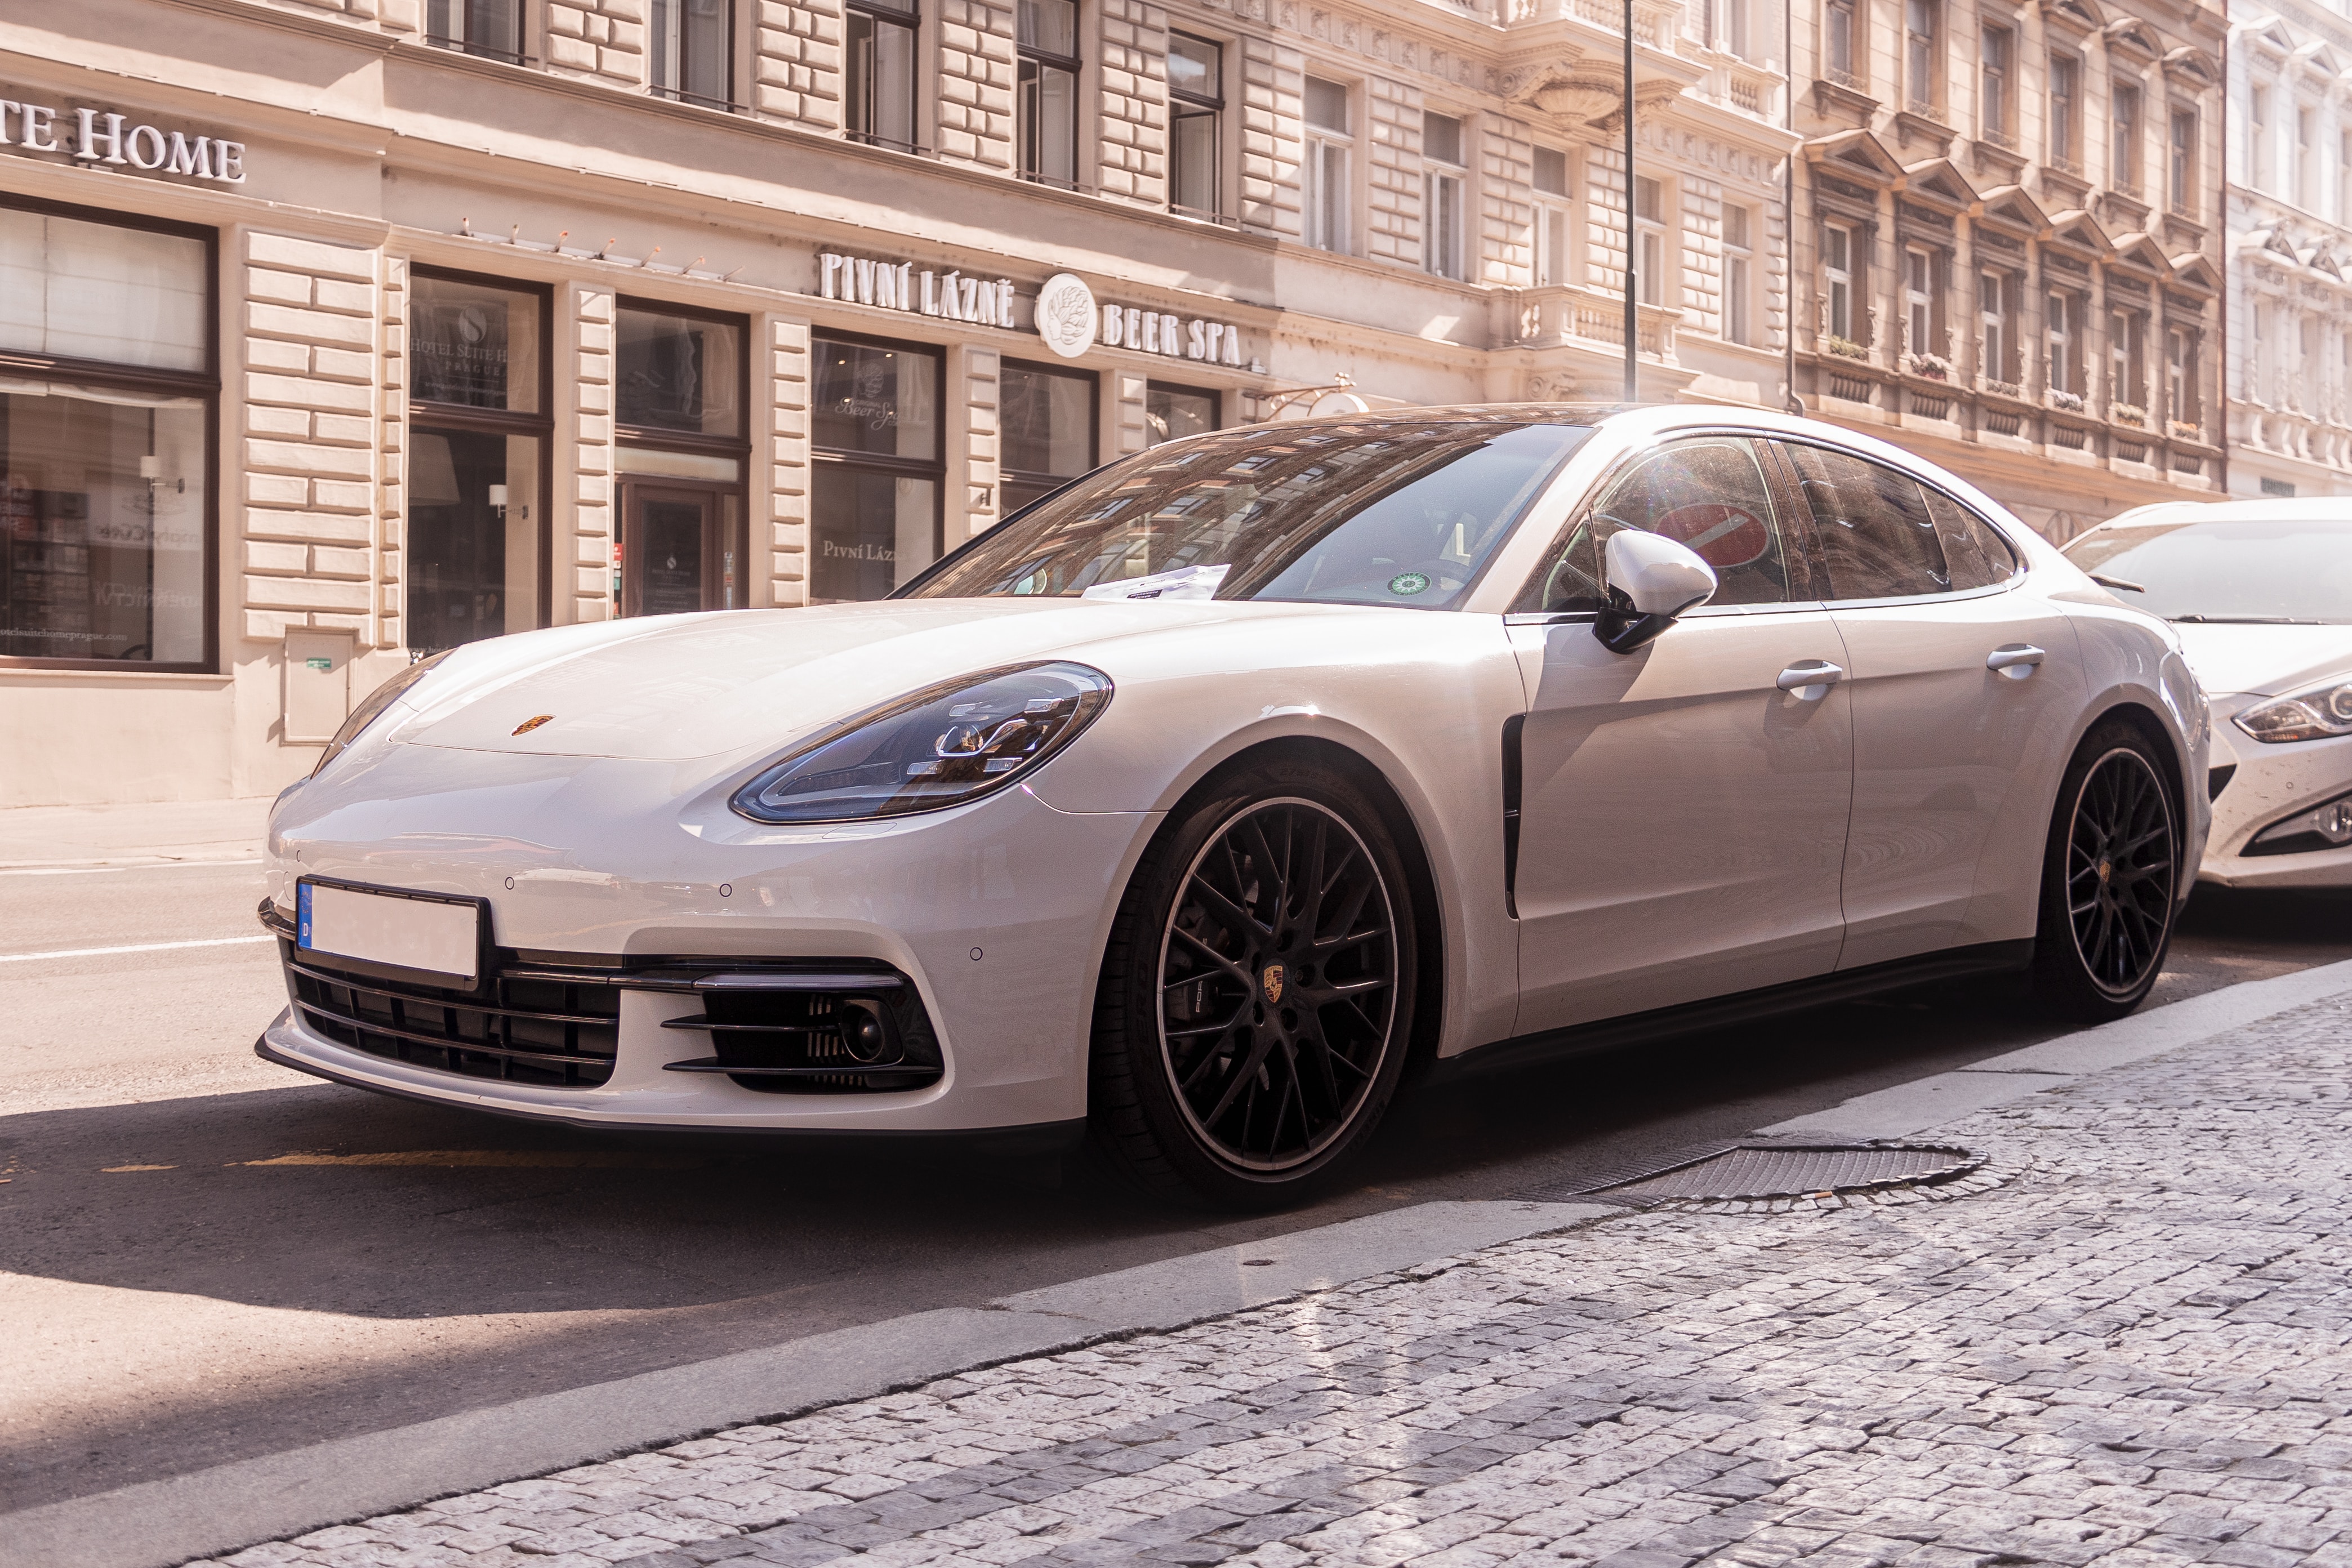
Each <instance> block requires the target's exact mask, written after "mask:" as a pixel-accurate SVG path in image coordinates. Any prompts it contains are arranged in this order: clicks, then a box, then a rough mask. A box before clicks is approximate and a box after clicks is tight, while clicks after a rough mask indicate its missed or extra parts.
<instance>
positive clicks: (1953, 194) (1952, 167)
mask: <svg viewBox="0 0 2352 1568" xmlns="http://www.w3.org/2000/svg"><path fill="white" fill-rule="evenodd" d="M1903 194H1904V195H1906V196H1907V197H1909V198H1910V199H1911V200H1913V201H1915V202H1918V203H1920V204H1921V205H1925V206H1932V207H1942V208H1945V209H1946V210H1948V211H1950V212H1956V213H1961V212H1969V211H1972V210H1973V209H1974V208H1975V206H1976V205H1977V193H1976V187H1975V186H1973V185H1971V184H1969V182H1968V176H1966V175H1965V174H1961V173H1960V171H1959V167H1958V165H1957V164H1955V163H1953V162H1952V161H1951V160H1950V159H1949V158H1929V159H1927V160H1926V161H1925V162H1924V163H1914V164H1912V165H1910V167H1908V168H1906V169H1905V170H1904V171H1903Z"/></svg>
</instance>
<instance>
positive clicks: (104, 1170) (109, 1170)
mask: <svg viewBox="0 0 2352 1568" xmlns="http://www.w3.org/2000/svg"><path fill="white" fill-rule="evenodd" d="M179 1168H180V1167H179V1166H177V1165H102V1166H100V1168H99V1174H100V1175H102V1176H116V1175H121V1173H123V1172H125V1171H176V1170H178V1169H179Z"/></svg>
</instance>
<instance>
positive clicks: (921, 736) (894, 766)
mask: <svg viewBox="0 0 2352 1568" xmlns="http://www.w3.org/2000/svg"><path fill="white" fill-rule="evenodd" d="M1110 694H1111V683H1110V677H1108V676H1107V675H1105V674H1104V673H1103V672H1102V671H1101V670H1098V669H1090V668H1087V666H1085V665H1083V664H1061V663H1055V664H1033V665H1023V666H1015V667H1013V668H1010V669H992V670H985V671H983V672H982V673H980V674H978V675H968V676H963V677H960V678H959V679H954V680H946V681H941V682H940V684H939V685H937V686H931V687H926V688H925V689H922V690H920V691H918V692H915V693H913V694H912V695H911V696H908V697H902V698H900V699H899V700H898V701H896V702H890V703H886V704H884V705H883V706H882V707H879V708H877V709H875V710H872V711H871V712H868V713H863V714H860V715H859V716H858V717H856V718H855V719H852V720H850V721H848V722H847V723H846V724H845V725H843V726H842V727H841V728H840V729H838V730H836V731H834V732H833V733H832V734H831V735H828V736H826V737H825V738H824V739H823V740H821V741H818V742H815V743H814V744H813V745H810V746H806V747H803V749H802V750H800V751H798V752H793V754H792V755H791V756H788V757H786V758H784V759H783V760H782V762H779V763H775V764H774V765H773V766H772V767H770V768H768V769H766V770H765V771H764V772H762V773H761V774H760V775H759V776H758V777H757V778H755V779H753V780H752V781H751V783H750V784H745V785H744V786H743V787H742V788H741V789H739V790H737V791H736V792H735V797H734V801H733V803H732V804H733V805H734V807H735V809H736V810H737V811H739V812H741V813H742V814H743V815H744V816H748V817H751V819H753V820H754V821H757V822H855V821H859V820H861V819H865V818H869V817H877V816H906V815H907V814H908V813H909V812H916V811H938V810H940V809H942V808H944V807H947V806H950V805H962V804H963V803H964V802H965V801H968V800H977V799H979V798H980V797H981V796H982V795H992V794H993V793H995V792H996V791H998V790H1000V789H1003V787H1004V786H1005V785H1007V784H1011V783H1012V782H1013V780H1015V779H1017V778H1019V777H1020V776H1021V775H1022V774H1024V773H1028V772H1030V771H1031V770H1033V769H1034V768H1036V767H1037V766H1038V765H1039V764H1041V763H1044V762H1045V759H1046V758H1048V757H1050V756H1052V755H1053V754H1054V753H1055V752H1058V751H1060V750H1061V749H1062V748H1063V747H1064V746H1066V745H1068V744H1069V743H1070V742H1072V741H1073V740H1076V738H1077V735H1078V731H1081V730H1084V729H1085V728H1086V727H1087V725H1088V724H1090V723H1092V722H1093V721H1094V719H1095V716H1096V715H1097V714H1098V713H1100V712H1101V711H1102V710H1103V708H1104V706H1105V705H1106V704H1108V702H1109V701H1110Z"/></svg>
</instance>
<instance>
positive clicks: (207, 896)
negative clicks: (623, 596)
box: [0, 865, 2352, 1510]
mask: <svg viewBox="0 0 2352 1568" xmlns="http://www.w3.org/2000/svg"><path fill="white" fill-rule="evenodd" d="M259 897H260V875H259V870H258V868H257V867H256V866H253V865H236V866H169V867H151V868H135V869H122V870H111V871H94V872H73V873H37V874H26V873H21V872H0V1178H5V1183H4V1184H0V1215H5V1218H4V1219H0V1270H5V1272H0V1321H5V1322H7V1323H8V1324H9V1325H10V1332H9V1333H8V1334H6V1335H5V1336H0V1510H9V1509H15V1508H21V1507H26V1506H30V1505H32V1504H36V1503H39V1502H46V1501H52V1500H59V1499H64V1498H69V1497H76V1496H82V1495H86V1494H89V1493H93V1492H98V1491H102V1490H105V1489H109V1488H111V1487H115V1486H120V1485H123V1484H125V1483H128V1482H131V1481H136V1480H145V1479H155V1478H158V1477H162V1476H167V1475H173V1474H178V1473H183V1472H185V1471H190V1470H194V1469H200V1468H205V1467H207V1466H210V1465H215V1464H220V1463H225V1462H227V1461H230V1460H234V1459H238V1458H251V1457H255V1456H257V1455H261V1454H266V1453H269V1452H273V1451H276V1450H278V1449H282V1448H288V1447H298V1446H300V1445H304V1444H308V1443H311V1442H316V1441H319V1440H321V1439H324V1438H329V1437H333V1436H344V1435H347V1434H351V1433H355V1432H362V1431H370V1430H376V1429H381V1428H384V1427H389V1426H400V1425H404V1424H406V1423H409V1422H413V1421H419V1420H425V1419H429V1418H431V1417H433V1416H436V1415H446V1414H449V1413H452V1412H455V1411H458V1410H463V1409H468V1408H474V1407H478V1406H482V1405H493V1404H498V1403H502V1402H504V1401H507V1400H510V1399H514V1398H518V1397H521V1396H524V1395H528V1394H537V1393H543V1392H548V1391H551V1390H555V1389H560V1388H565V1387H570V1386H574V1385H577V1384H586V1383H592V1382H599V1381H603V1380H605V1379H608V1378H613V1377H617V1376H623V1375H626V1374H628V1373H635V1372H640V1371H645V1370H647V1369H650V1368H654V1367H659V1366H667V1365H672V1364H677V1363H684V1362H688V1361H696V1360H700V1359H703V1358H705V1357H709V1356H714V1355H720V1354H725V1353H728V1352H734V1351H738V1350H744V1349H749V1348H751V1347H755V1346H759V1345H764V1344H771V1343H774V1342H780V1341H783V1340H787V1339H792V1338H796V1337H799V1336H801V1335H804V1334H810V1333H815V1332H819V1331H824V1330H827V1329H832V1328H837V1327H842V1326H845V1325H848V1324H854V1323H858V1322H865V1321H873V1320H877V1319H881V1318H887V1317H892V1316H896V1315H898V1314H899V1313H903V1312H910V1311H917V1310H924V1309H928V1308H933V1307H945V1306H956V1305H969V1304H974V1303H978V1302H981V1301H984V1300H989V1299H991V1298H993V1297H996V1296H1000V1295H1003V1294H1006V1293H1009V1292H1012V1291H1015V1290H1020V1289H1030V1288H1033V1287H1036V1286H1042V1285H1046V1284H1052V1283H1056V1282H1059V1281H1062V1280H1066V1279H1076V1278H1081V1277H1084V1276H1086V1275H1089V1274H1095V1273H1098V1272H1102V1271H1104V1270H1107V1269H1111V1268H1123V1267H1126V1266H1129V1265H1131V1264H1136V1263H1141V1262H1147V1261H1150V1260H1153V1259H1156V1258H1166V1257H1171V1256H1175V1255H1177V1254H1181V1253H1188V1252H1193V1251H1197V1250H1201V1249H1202V1248H1205V1247H1217V1246H1225V1245H1230V1244H1232V1243H1234V1242H1235V1241H1239V1240H1246V1239H1249V1238H1252V1237H1259V1236H1265V1235H1271V1234H1276V1233H1279V1232H1283V1231H1288V1230H1295V1229H1300V1228H1304V1227H1306V1226H1314V1225H1321V1224H1328V1223H1329V1222H1331V1221H1333V1220H1337V1219H1342V1218H1347V1217H1349V1216H1352V1215H1359V1214H1365V1213H1370V1212H1373V1211H1376V1210H1380V1209H1383V1208H1390V1207H1394V1206H1398V1205H1405V1204H1412V1203H1421V1202H1425V1201H1428V1200H1430V1199H1436V1198H1471V1197H1500V1196H1508V1195H1511V1194H1518V1193H1521V1192H1525V1191H1528V1190H1529V1189H1532V1188H1538V1187H1541V1186H1544V1185H1547V1184H1552V1183H1556V1182H1559V1181H1560V1180H1561V1179H1563V1178H1564V1177H1567V1176H1570V1175H1571V1174H1574V1173H1579V1172H1585V1171H1592V1170H1598V1169H1602V1168H1606V1167H1609V1166H1611V1165H1613V1164H1617V1163H1622V1162H1625V1161H1629V1160H1633V1159H1638V1158H1640V1157H1642V1156H1643V1155H1644V1154H1647V1153H1650V1152H1656V1151H1659V1150H1664V1149H1672V1148H1679V1147H1682V1146H1685V1145H1687V1144H1691V1143H1696V1142H1702V1141H1705V1140H1707V1139H1710V1138H1715V1137H1727V1136H1736V1135H1738V1134H1739V1133H1742V1132H1745V1131H1748V1130H1750V1129H1752V1128H1755V1127H1759V1126H1762V1125H1765V1124H1768V1123H1770V1122H1773V1121H1779V1120H1781V1119H1783V1118H1786V1117H1790V1116H1794V1115H1798V1114H1801V1113H1803V1112H1805V1111H1809V1110H1818V1109H1822V1108H1824V1107H1827V1106H1830V1105H1833V1104H1835V1103H1837V1102H1838V1101H1840V1100H1843V1099H1845V1098H1847V1097H1848V1096H1851V1095H1853V1094H1857V1093H1861V1092H1864V1091H1865V1090H1868V1089H1877V1088H1883V1087H1885V1086H1887V1085H1890V1084H1894V1083H1898V1082H1903V1081H1906V1080H1909V1079H1916V1078H1921V1077H1925V1076H1927V1075H1928V1074H1931V1073H1936V1072H1940V1071H1943V1070H1946V1069H1948V1068H1953V1067H1956V1066H1959V1065H1962V1064H1964V1063H1967V1062H1969V1061H1974V1060H1978V1059H1980V1058H1985V1057H1987V1056H1991V1055H1995V1054H1998V1053H2000V1052H2002V1051H2006V1050H2010V1049H2013V1048H2015V1047H2019V1046H2021V1045H2025V1044H2029V1043H2031V1042H2032V1041H2034V1040H2037V1039H2041V1038H2044V1037H2048V1036H2049V1035H2051V1034H2053V1033H2057V1032H2060V1031H2059V1030H2058V1029H2057V1028H2055V1027H2054V1026H2052V1025H2050V1024H2048V1023H2047V1022H2045V1021H2044V1020H2043V1019H2042V1018H2041V1017H2039V1016H2036V1014H2035V1012H2034V1010H2033V1009H2032V1005H2031V1004H2030V1003H2029V1002H2028V1001H2027V999H2026V998H2025V997H2023V996H2022V994H2020V992H2018V991H2017V990H2016V989H2014V988H2012V987H2011V986H2008V985H2006V984H1985V983H1982V982H1973V983H1969V984H1958V985H1952V986H1947V987H1943V988H1940V989H1932V990H1926V991H1919V992H1914V993H1910V994H1905V995H1901V996H1897V997H1892V998H1888V999H1884V1000H1880V1001H1876V1002H1872V1003H1864V1004H1854V1005H1842V1006H1834V1007H1826V1008H1822V1009H1819V1010H1816V1011H1813V1012H1811V1013H1806V1014H1801V1015H1797V1016H1791V1017H1788V1018H1782V1019H1778V1020H1774V1021H1771V1022H1769V1023H1765V1024H1758V1025H1751V1026H1743V1027H1739V1028H1732V1029H1724V1030H1717V1031H1713V1032H1710V1033H1708V1034H1705V1035H1699V1036H1693V1037H1685V1038H1682V1039H1678V1040H1675V1041H1673V1042H1669V1043H1664V1044H1658V1045H1652V1046H1647V1047H1640V1048H1638V1049H1633V1050H1628V1051H1625V1052H1622V1053H1619V1054H1618V1055H1616V1056H1613V1057H1610V1058H1600V1059H1588V1060H1585V1061H1581V1062H1576V1063H1570V1064H1563V1065H1559V1066H1555V1067H1549V1068H1541V1069H1534V1070H1527V1071H1520V1072H1515V1073H1512V1074H1509V1075H1507V1076H1500V1075H1498V1076H1496V1077H1493V1078H1489V1079H1483V1080H1474V1081H1470V1082H1465V1083H1461V1084H1456V1085H1453V1086H1449V1087H1444V1088H1441V1089H1435V1090H1433V1091H1431V1092H1427V1093H1424V1094H1423V1095H1421V1096H1419V1097H1417V1098H1414V1099H1412V1100H1407V1101H1404V1102H1402V1103H1401V1104H1400V1106H1399V1107H1398V1109H1397V1110H1396V1111H1395V1112H1394V1113H1393V1114H1392V1115H1391V1119H1390V1121H1389V1123H1388V1125H1387V1127H1386V1128H1385V1129H1384V1130H1383V1131H1382V1133H1381V1138H1380V1140H1379V1142H1378V1145H1377V1147H1376V1148H1375V1150H1374V1151H1373V1153H1372V1157H1371V1158H1370V1160H1368V1161H1367V1162H1366V1163H1365V1164H1364V1165H1363V1166H1362V1167H1360V1183H1359V1184H1357V1185H1356V1186H1354V1187H1352V1188H1350V1189H1349V1190H1347V1191H1345V1192H1343V1193H1339V1194H1335V1195H1334V1196H1332V1197H1330V1198H1328V1200H1326V1201H1324V1202H1322V1203H1320V1204H1318V1205H1316V1206H1314V1207H1312V1208H1309V1209H1305V1210H1300V1211H1296V1212H1293V1213H1290V1214H1287V1215H1279V1216H1272V1217H1262V1218H1253V1219H1247V1220H1239V1221H1231V1220H1219V1219H1216V1218H1214V1217H1204V1216H1202V1215H1196V1214H1190V1213H1183V1212H1177V1211H1172V1210H1170V1209H1166V1208H1162V1207H1157V1206H1154V1205H1150V1204H1149V1203H1146V1202H1144V1201H1142V1200H1140V1199H1139V1198H1136V1197H1134V1196H1132V1195H1131V1194H1129V1193H1128V1192H1127V1191H1126V1190H1124V1189H1123V1188H1121V1187H1120V1186H1118V1184H1116V1182H1115V1181H1114V1180H1113V1179H1112V1178H1110V1177H1109V1176H1108V1175H1107V1174H1106V1173H1104V1172H1103V1171H1102V1170H1101V1169H1099V1168H1098V1167H1097V1166H1096V1165H1094V1164H1092V1163H1089V1162H1088V1161H1087V1160H1086V1159H1084V1158H1079V1159H1075V1160H1072V1161H1068V1162H1065V1163H1061V1164H1059V1165H1049V1164H1045V1163H1026V1164H1023V1163H989V1162H981V1161H974V1160H970V1159H965V1160H944V1159H940V1158H938V1157H919V1156H914V1155H908V1154H904V1153H898V1154H891V1155H887V1156H886V1155H882V1154H877V1153H871V1152H863V1153H851V1152H839V1151H835V1150H826V1151H823V1152H807V1151H784V1152H776V1151H772V1150H771V1151H746V1150H744V1149H742V1148H740V1147H739V1146H734V1145H729V1146H727V1147H724V1148H716V1149H714V1148H711V1147H709V1146H707V1145H700V1144H696V1143H692V1142H650V1143H649V1142H632V1141H625V1140H619V1139H615V1138H612V1137H604V1136H598V1135H593V1134H588V1133H582V1132H572V1131H564V1130H560V1129H548V1128H540V1127H532V1126H526V1125H523V1124H520V1123H514V1122H508V1121H497V1120H493V1119H489V1118H487V1117H480V1116H475V1115H467V1114H462V1113H459V1112H455V1111H445V1110H436V1109H433V1108H430V1107H425V1106H419V1105H414V1104H409V1103H405V1102H403V1101H397V1100H385V1099H380V1098H377V1097H375V1096H372V1095H368V1094H365V1093H362V1092H360V1091H358V1090H354V1089H342V1088H338V1087H334V1086H331V1085H326V1084H320V1083H317V1082H315V1081H314V1080H311V1079H307V1078H303V1077H301V1076H299V1075H297V1074H294V1073H291V1072H288V1071H285V1070H283V1069H280V1068H272V1067H269V1066H268V1065H266V1064H263V1063H261V1062H258V1061H257V1060H256V1059H255V1058H253V1056H252V1054H251V1045H252V1040H253V1037H254V1036H255V1035H256V1034H257V1032H258V1031H259V1029H260V1027H261V1026H262V1025H263V1024H264V1023H266V1022H267V1021H268V1018H269V1017H270V1016H272V1015H274V1014H275V1013H276V1011H277V1010H278V1007H279V1006H280V1005H282V1003H283V990H282V984H281V983H280V981H279V979H278V972H277V967H276V963H275V959H274V955H273V950H272V949H271V948H270V947H269V946H268V944H266V943H263V942H251V941H240V940H235V939H245V938H249V937H251V936H252V935H253V934H254V926H253V923H252V921H253V916H252V910H253V908H254V905H255V903H256V902H257V900H258V899H259ZM2347 917H2352V903H2347V902H2346V901H2344V900H2327V899H2321V898H2313V897H2295V896H2286V895H2268V896H2256V895H2219V896H2207V895H2203V894H2200V897H2199V898H2198V900H2196V901H2195V902H2194V903H2192V905H2191V907H2190V910H2189V917H2188V920H2187V922H2186V925H2185V928H2184V930H2183V931H2182V933H2181V936H2180V938H2179V941H2178V942H2176V944H2175V947H2174V950H2173V960H2172V965H2171V967H2170V969H2169V970H2168V973H2167V974H2166V975H2165V977H2164V979H2163V981H2162V982H2161V984H2160V985H2159V988H2158V993H2157V997H2156V1000H2157V1001H2158V1002H2165V1001H2177V1000H2179V999H2181V998H2184V997H2187V996H2189V995H2193V994H2198V993H2200V992H2202V991H2206V990H2210V989H2212V988H2214V987H2216V986H2220V985H2225V984H2232V983H2234V982H2237V981H2242V980H2252V979H2262V978H2265V977H2268V976H2270V975H2273V974H2279V973H2286V972H2288V971H2291V970H2294V969H2299V968H2304V967H2306V966H2309V965H2312V964H2315V963H2330V962H2334V961H2336V960H2339V959H2345V958H2352V918H2347ZM163 942H179V943H196V942H207V943H215V945H205V946H180V947H173V948H165V949H160V950H149V944H154V943H163ZM125 947H131V948H140V949H142V951H137V952H97V953H92V954H89V955H88V956H80V957H39V958H33V959H26V958H24V957H23V956H22V955H26V954H54V953H58V952H65V951H74V950H85V949H109V948H125Z"/></svg>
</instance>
